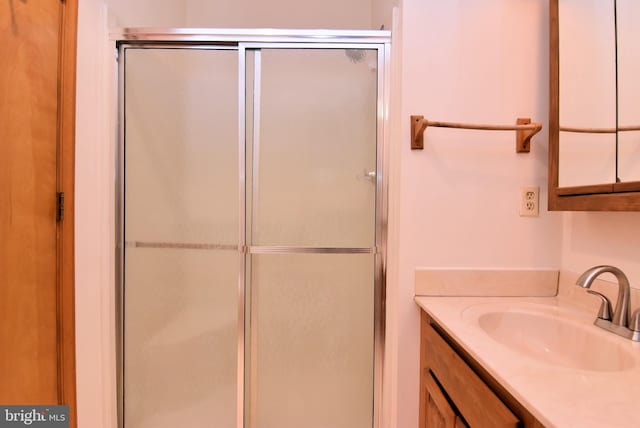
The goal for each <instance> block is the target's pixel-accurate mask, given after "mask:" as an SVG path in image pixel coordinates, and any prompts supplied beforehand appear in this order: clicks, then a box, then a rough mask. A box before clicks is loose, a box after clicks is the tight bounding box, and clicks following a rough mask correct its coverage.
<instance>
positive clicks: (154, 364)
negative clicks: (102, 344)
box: [124, 248, 240, 428]
mask: <svg viewBox="0 0 640 428" xmlns="http://www.w3.org/2000/svg"><path fill="white" fill-rule="evenodd" d="M125 266H126V270H125V287H126V288H125V311H124V321H125V325H124V331H125V336H124V337H125V343H124V347H125V348H124V349H125V358H124V380H125V382H124V393H125V395H124V396H125V402H124V416H125V426H126V427H127V428H175V427H190V428H210V427H212V426H216V427H220V428H236V391H237V389H236V381H237V379H236V367H237V353H236V348H237V331H238V324H237V307H238V306H237V301H238V295H237V284H238V269H239V267H240V266H239V261H238V254H237V253H235V252H232V251H205V250H184V249H180V250H174V249H164V248H163V249H157V248H131V249H128V250H127V254H126V261H125ZM212 420H214V421H215V423H214V424H212V423H211V421H212Z"/></svg>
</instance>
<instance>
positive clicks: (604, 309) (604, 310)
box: [587, 290, 640, 329]
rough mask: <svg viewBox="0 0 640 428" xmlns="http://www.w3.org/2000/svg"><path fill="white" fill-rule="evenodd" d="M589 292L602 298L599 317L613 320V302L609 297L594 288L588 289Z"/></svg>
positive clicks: (639, 323) (639, 315) (639, 316)
mask: <svg viewBox="0 0 640 428" xmlns="http://www.w3.org/2000/svg"><path fill="white" fill-rule="evenodd" d="M587 293H589V294H593V295H594V296H598V297H599V298H600V299H602V304H601V305H600V310H599V311H598V318H601V319H603V320H606V321H611V313H612V312H613V311H612V310H611V302H610V301H609V299H607V296H605V295H604V294H602V293H598V292H597V291H593V290H587ZM636 312H637V313H638V325H639V329H640V311H636ZM634 315H635V313H634ZM634 319H635V318H634Z"/></svg>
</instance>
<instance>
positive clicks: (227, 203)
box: [124, 48, 240, 428]
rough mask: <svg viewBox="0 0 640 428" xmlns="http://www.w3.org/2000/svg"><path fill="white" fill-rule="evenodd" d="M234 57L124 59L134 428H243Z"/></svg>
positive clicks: (127, 311) (127, 365)
mask: <svg viewBox="0 0 640 428" xmlns="http://www.w3.org/2000/svg"><path fill="white" fill-rule="evenodd" d="M237 55H238V54H237V52H235V51H214V50H193V49H191V50H185V49H182V50H178V49H132V48H129V49H127V50H125V61H126V62H125V67H126V70H125V91H126V92H125V116H126V122H125V141H124V145H125V173H124V176H125V177H124V178H125V180H124V181H125V182H124V187H125V201H124V202H125V217H124V219H125V220H124V230H125V233H124V240H125V243H124V249H125V255H124V420H125V426H126V427H127V428H147V427H148V428H164V427H166V428H175V427H192V428H200V427H202V428H205V427H211V426H212V424H211V421H212V420H214V421H215V426H216V427H220V428H236V426H237V424H236V414H237V412H236V406H237V387H236V384H237V376H236V370H237V331H238V318H237V304H238V291H237V290H238V271H239V269H240V263H239V256H238V253H237V251H236V250H235V248H236V247H237V245H238V228H239V220H238V217H239V214H238V191H239V188H238V149H237V147H238V131H237V129H238V101H237V100H238V88H237V85H238V67H237V63H238V60H237Z"/></svg>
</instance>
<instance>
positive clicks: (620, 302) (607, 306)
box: [576, 265, 640, 341]
mask: <svg viewBox="0 0 640 428" xmlns="http://www.w3.org/2000/svg"><path fill="white" fill-rule="evenodd" d="M603 273H612V274H613V275H614V276H615V277H616V279H617V280H618V299H617V302H616V306H615V309H614V311H613V317H611V303H610V302H609V299H607V298H606V297H605V296H604V295H602V294H600V293H598V292H596V291H593V290H588V292H589V293H591V294H594V295H596V296H598V297H600V299H602V305H601V306H600V312H599V313H598V318H596V320H595V322H594V324H595V325H597V326H598V327H601V328H604V329H605V330H608V331H611V332H613V333H616V334H617V335H619V336H623V337H626V338H627V339H631V340H634V341H640V331H638V330H640V312H638V311H636V312H638V316H637V317H638V319H637V320H635V318H636V314H635V313H634V322H633V323H630V316H629V280H628V279H627V276H626V275H625V274H624V272H622V271H621V270H620V269H618V268H617V267H614V266H607V265H603V266H594V267H592V268H591V269H587V270H586V271H585V272H584V273H583V274H582V275H580V277H579V278H578V280H577V281H576V285H579V286H581V287H584V288H591V284H593V281H594V280H595V279H596V278H597V277H598V276H600V275H601V274H603ZM630 324H632V325H630ZM636 329H638V330H636Z"/></svg>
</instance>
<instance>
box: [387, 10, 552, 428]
mask: <svg viewBox="0 0 640 428" xmlns="http://www.w3.org/2000/svg"><path fill="white" fill-rule="evenodd" d="M402 9H403V10H402V39H403V40H402V42H403V43H402V53H401V54H402V74H401V76H402V90H401V97H402V102H401V104H402V107H401V113H400V121H401V125H402V131H401V135H399V136H398V137H397V139H396V141H394V142H393V144H394V149H395V150H397V152H396V154H397V155H399V157H400V168H399V170H400V175H399V191H400V201H399V205H398V207H396V208H397V213H399V214H398V217H397V218H396V219H395V221H396V226H395V227H397V228H398V239H399V254H398V255H397V260H398V262H397V263H398V265H397V276H396V277H395V278H390V281H391V282H390V283H389V287H390V288H392V289H394V290H396V292H397V296H396V301H395V305H396V309H397V314H398V319H397V327H396V328H397V335H398V338H397V341H398V342H397V354H396V355H395V356H392V357H391V358H397V372H398V378H397V385H396V399H397V403H396V404H397V406H396V407H395V423H394V424H393V425H392V426H397V427H412V426H417V418H418V363H419V334H418V333H419V317H418V315H419V311H418V308H417V306H416V305H415V303H414V302H413V300H412V296H413V286H414V283H413V280H414V269H415V268H416V267H419V266H434V267H497V268H500V267H505V268H513V267H526V268H535V267H551V268H557V267H558V266H559V261H560V251H561V241H560V239H561V216H562V214H560V213H549V212H547V211H546V199H547V197H546V187H547V156H548V151H547V141H548V137H547V136H548V134H547V129H544V130H543V131H542V132H541V133H540V134H538V135H537V136H536V137H534V139H533V143H532V150H531V153H529V154H516V153H515V150H514V145H515V142H514V141H515V133H513V132H497V133H495V132H493V133H492V132H488V131H468V130H454V129H436V128H434V129H430V128H429V129H427V130H426V132H425V149H424V150H423V151H411V150H410V149H409V116H410V115H411V114H422V115H424V116H425V117H426V118H428V119H431V120H441V121H456V122H471V123H473V122H476V123H495V124H501V123H515V120H516V118H517V117H531V118H532V119H533V120H535V121H540V122H542V123H543V124H545V125H546V124H547V123H548V122H547V120H548V95H547V93H548V36H547V34H548V30H547V29H548V13H547V9H548V5H547V2H540V1H534V0H530V1H517V2H514V1H512V0H491V1H483V2H479V1H474V0H461V1H456V2H442V1H437V0H404V1H403V3H402ZM394 95H396V94H394ZM528 185H535V186H540V190H541V193H540V217H537V218H527V217H519V215H518V207H519V205H518V204H519V197H520V188H521V187H522V186H528Z"/></svg>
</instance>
